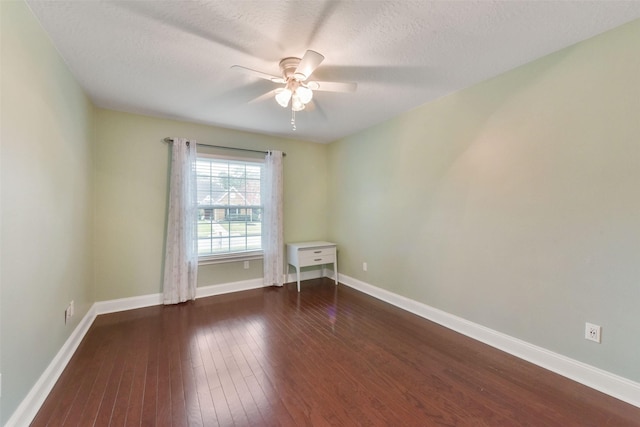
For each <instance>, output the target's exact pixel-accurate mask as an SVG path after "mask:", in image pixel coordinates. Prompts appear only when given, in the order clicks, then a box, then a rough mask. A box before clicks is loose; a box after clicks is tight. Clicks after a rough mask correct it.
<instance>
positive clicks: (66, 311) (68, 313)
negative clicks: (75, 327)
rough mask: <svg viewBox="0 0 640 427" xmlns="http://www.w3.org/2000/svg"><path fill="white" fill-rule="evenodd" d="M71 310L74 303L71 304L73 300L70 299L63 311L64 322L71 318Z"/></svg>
mask: <svg viewBox="0 0 640 427" xmlns="http://www.w3.org/2000/svg"><path fill="white" fill-rule="evenodd" d="M73 310H74V304H73V301H71V302H70V303H69V305H68V306H67V309H66V310H65V311H64V323H65V324H66V323H67V321H69V319H71V316H73Z"/></svg>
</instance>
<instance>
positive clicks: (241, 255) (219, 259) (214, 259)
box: [197, 153, 264, 265]
mask: <svg viewBox="0 0 640 427" xmlns="http://www.w3.org/2000/svg"><path fill="white" fill-rule="evenodd" d="M197 157H198V158H208V159H215V160H230V161H237V162H243V163H259V164H262V167H263V168H264V159H262V158H253V157H239V156H225V155H218V154H209V153H198V156H197ZM263 178H264V176H263V174H262V173H261V174H260V188H262V179H263ZM262 209H264V207H263V208H262ZM261 236H262V233H261ZM262 258H263V250H262V249H259V250H252V251H243V252H228V253H220V254H212V255H198V265H209V264H221V263H227V262H241V261H250V260H254V259H262Z"/></svg>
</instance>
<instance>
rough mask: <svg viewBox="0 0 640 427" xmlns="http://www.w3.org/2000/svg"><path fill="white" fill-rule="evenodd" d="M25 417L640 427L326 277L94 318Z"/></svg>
mask: <svg viewBox="0 0 640 427" xmlns="http://www.w3.org/2000/svg"><path fill="white" fill-rule="evenodd" d="M32 425H34V426H45V425H48V426H62V425H64V426H83V427H84V426H92V425H96V426H109V425H111V426H171V425H172V426H215V425H220V426H233V425H236V426H271V425H283V426H304V425H313V426H324V425H338V426H350V425H368V426H379V425H388V426H441V425H444V426H563V427H567V426H617V427H619V426H640V408H636V407H634V406H632V405H628V404H626V403H623V402H621V401H619V400H616V399H613V398H611V397H609V396H607V395H604V394H602V393H599V392H597V391H595V390H592V389H589V388H587V387H585V386H582V385H580V384H577V383H575V382H572V381H570V380H568V379H566V378H563V377H561V376H559V375H556V374H554V373H552V372H549V371H546V370H544V369H542V368H539V367H536V366H534V365H532V364H530V363H527V362H524V361H522V360H519V359H517V358H515V357H512V356H510V355H508V354H506V353H503V352H501V351H499V350H496V349H493V348H491V347H489V346H487V345H484V344H482V343H479V342H477V341H474V340H472V339H469V338H466V337H464V336H462V335H460V334H457V333H455V332H452V331H449V330H447V329H445V328H443V327H441V326H438V325H436V324H434V323H432V322H429V321H427V320H424V319H422V318H419V317H417V316H414V315H412V314H409V313H406V312H403V311H402V310H399V309H397V308H395V307H393V306H390V305H388V304H386V303H383V302H381V301H378V300H376V299H374V298H371V297H369V296H367V295H364V294H362V293H360V292H358V291H355V290H353V289H350V288H348V287H345V286H339V287H336V286H335V285H334V284H333V282H331V281H330V280H328V279H324V280H323V279H318V280H314V281H307V282H305V283H304V284H303V285H302V292H301V293H300V294H298V292H296V289H295V284H289V285H287V286H285V287H284V288H265V289H256V290H251V291H245V292H239V293H235V294H228V295H222V296H216V297H210V298H202V299H199V300H197V301H195V302H189V303H185V304H181V305H178V306H170V307H162V306H158V307H149V308H144V309H138V310H132V311H127V312H121V313H113V314H107V315H102V316H99V317H98V318H97V319H96V321H95V323H94V324H93V325H92V326H91V328H90V330H89V332H88V333H87V335H86V337H85V338H84V340H83V342H82V344H81V345H80V347H79V348H78V351H77V352H76V354H75V355H74V357H73V359H72V360H71V362H70V363H69V365H68V367H67V368H66V370H65V371H64V373H63V374H62V376H61V377H60V379H59V381H58V383H57V384H56V386H55V387H54V389H53V390H52V392H51V394H50V395H49V397H48V398H47V400H46V401H45V403H44V405H43V406H42V408H41V409H40V411H39V413H38V415H37V417H36V418H35V420H34V422H33V424H32Z"/></svg>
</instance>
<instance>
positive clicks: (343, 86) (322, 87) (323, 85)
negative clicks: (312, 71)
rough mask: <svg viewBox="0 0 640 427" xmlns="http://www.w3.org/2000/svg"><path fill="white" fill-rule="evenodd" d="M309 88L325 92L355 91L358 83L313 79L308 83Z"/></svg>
mask: <svg viewBox="0 0 640 427" xmlns="http://www.w3.org/2000/svg"><path fill="white" fill-rule="evenodd" d="M308 86H309V89H312V90H314V91H316V90H319V91H324V92H355V91H356V89H358V83H353V82H349V83H343V82H318V81H312V82H309V83H308Z"/></svg>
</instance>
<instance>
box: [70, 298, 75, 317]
mask: <svg viewBox="0 0 640 427" xmlns="http://www.w3.org/2000/svg"><path fill="white" fill-rule="evenodd" d="M69 308H70V309H71V316H73V315H74V314H76V308H75V304H74V303H73V300H71V302H70V303H69Z"/></svg>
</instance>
